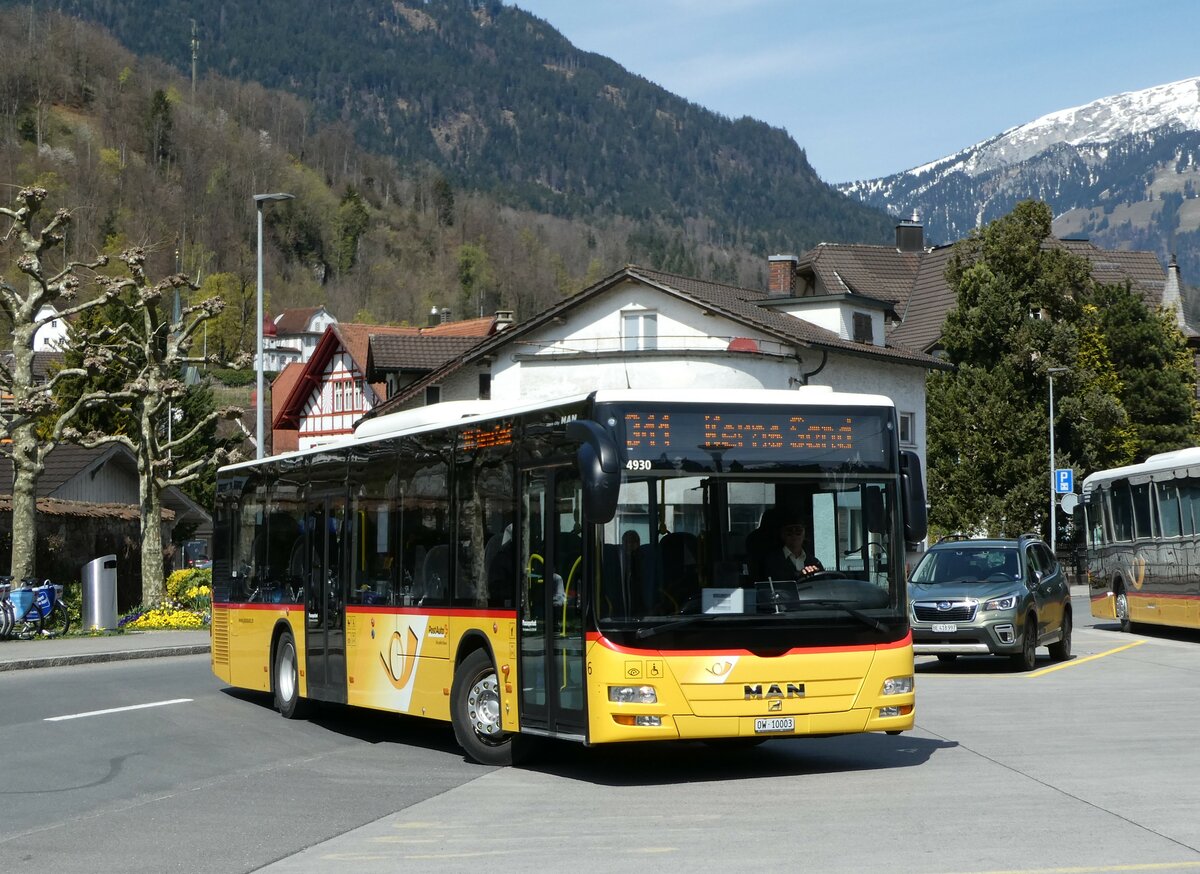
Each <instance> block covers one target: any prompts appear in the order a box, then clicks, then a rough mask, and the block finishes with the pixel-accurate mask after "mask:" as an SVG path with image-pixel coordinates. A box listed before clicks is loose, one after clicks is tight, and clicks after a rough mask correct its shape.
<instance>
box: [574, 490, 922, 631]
mask: <svg viewBox="0 0 1200 874" xmlns="http://www.w3.org/2000/svg"><path fill="white" fill-rule="evenodd" d="M895 490H896V484H895V480H894V479H893V478H888V477H884V476H879V475H870V474H824V475H809V476H804V475H791V476H778V477H769V478H768V477H748V476H737V475H732V474H724V475H719V474H709V475H704V476H688V475H662V476H653V475H648V476H638V475H633V474H631V475H629V476H627V478H626V480H625V481H624V482H623V483H622V486H621V490H620V497H619V501H618V505H617V512H616V515H615V517H614V518H613V520H612V521H611V522H609V523H608V524H606V525H605V526H603V528H602V534H601V539H602V545H601V549H600V559H599V564H600V571H599V574H598V575H597V577H596V583H595V585H596V592H595V596H594V598H593V603H594V604H595V612H596V619H597V623H598V625H599V628H600V631H601V632H603V633H607V634H611V633H613V632H619V631H630V632H634V633H636V634H638V635H640V636H642V637H645V636H646V634H647V629H648V628H649V629H655V628H658V627H661V628H663V629H670V628H673V627H679V626H676V625H673V623H672V621H671V620H673V619H676V618H679V617H687V616H697V617H703V618H704V619H705V622H706V624H707V623H710V622H711V623H713V624H718V623H729V624H735V625H736V624H746V623H747V622H752V623H761V622H763V621H771V622H777V623H778V622H779V621H780V619H781V618H783V617H787V618H789V619H795V620H797V621H798V622H800V623H802V624H803V623H805V622H810V623H814V624H823V625H828V624H829V623H830V621H831V619H833V620H836V621H844V622H848V623H850V624H852V625H854V624H858V625H862V624H863V623H862V619H863V616H862V615H860V616H858V617H855V616H854V614H855V613H858V614H866V615H868V616H870V617H873V618H872V619H871V620H870V621H868V622H867V623H866V625H867V626H871V625H878V624H879V623H880V622H881V621H883V622H887V621H899V620H900V619H901V618H902V615H903V599H904V589H903V576H902V573H901V572H900V569H899V562H902V561H903V554H904V544H903V542H902V541H899V540H898V537H897V534H896V530H895V525H894V521H893V520H894V516H895V514H894V512H892V509H891V508H892V507H893V506H894V505H895ZM856 619H857V623H856Z"/></svg>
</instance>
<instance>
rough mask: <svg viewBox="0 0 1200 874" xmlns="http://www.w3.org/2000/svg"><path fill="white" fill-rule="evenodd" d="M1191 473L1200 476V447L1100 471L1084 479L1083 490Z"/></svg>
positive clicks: (1152, 456) (1163, 454) (1178, 450)
mask: <svg viewBox="0 0 1200 874" xmlns="http://www.w3.org/2000/svg"><path fill="white" fill-rule="evenodd" d="M1189 473H1190V474H1192V475H1193V476H1200V446H1192V447H1189V448H1187V449H1176V450H1175V451H1174V452H1160V453H1159V454H1157V455H1151V456H1150V457H1149V458H1147V459H1146V460H1145V461H1143V462H1141V463H1140V464H1127V465H1125V466H1124V467H1114V468H1110V469H1109V470H1098V471H1096V472H1095V473H1093V474H1090V475H1089V476H1088V477H1087V478H1086V479H1084V481H1083V490H1084V492H1089V491H1091V490H1092V489H1094V488H1096V487H1097V486H1098V485H1100V484H1101V483H1106V482H1111V481H1112V480H1116V479H1128V480H1130V481H1132V482H1148V481H1150V480H1167V479H1174V478H1175V477H1176V476H1183V475H1185V474H1189Z"/></svg>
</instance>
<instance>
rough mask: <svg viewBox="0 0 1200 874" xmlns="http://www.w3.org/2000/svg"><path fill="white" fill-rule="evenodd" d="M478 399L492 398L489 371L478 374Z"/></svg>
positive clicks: (486, 399) (487, 399)
mask: <svg viewBox="0 0 1200 874" xmlns="http://www.w3.org/2000/svg"><path fill="white" fill-rule="evenodd" d="M479 399H480V400H481V401H490V400H491V399H492V375H491V374H490V373H481V374H479Z"/></svg>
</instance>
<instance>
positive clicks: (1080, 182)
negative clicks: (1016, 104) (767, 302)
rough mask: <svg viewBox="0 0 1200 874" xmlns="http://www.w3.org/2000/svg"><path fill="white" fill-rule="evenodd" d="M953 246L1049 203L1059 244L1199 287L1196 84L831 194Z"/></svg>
mask: <svg viewBox="0 0 1200 874" xmlns="http://www.w3.org/2000/svg"><path fill="white" fill-rule="evenodd" d="M835 187H837V188H838V190H839V191H841V192H842V193H844V194H847V195H849V196H852V197H857V198H859V199H860V200H862V201H863V202H864V203H868V204H871V205H873V206H876V207H878V208H880V209H884V210H886V211H888V212H890V213H892V214H896V215H912V214H914V213H915V214H916V215H917V216H918V217H919V218H920V220H921V221H922V222H923V223H924V224H925V228H926V236H927V238H928V239H930V240H932V241H934V242H938V243H949V242H953V241H954V240H957V239H961V238H962V237H964V236H966V235H967V234H969V233H970V232H971V230H972V229H974V228H976V227H979V226H980V225H982V224H984V223H986V222H989V221H992V220H994V219H996V218H999V217H1000V216H1001V215H1004V214H1005V213H1007V212H1009V211H1010V210H1011V209H1012V208H1013V206H1015V205H1016V204H1017V203H1018V202H1019V201H1021V200H1025V199H1030V198H1034V199H1039V200H1044V201H1046V202H1047V203H1048V204H1050V207H1051V209H1052V210H1053V211H1054V214H1055V220H1054V229H1055V233H1057V234H1059V235H1060V236H1084V237H1087V238H1088V239H1090V240H1091V241H1092V242H1094V243H1095V244H1096V245H1098V246H1101V247H1103V248H1112V249H1149V250H1151V251H1154V252H1155V253H1156V254H1157V255H1158V256H1159V259H1160V261H1161V262H1162V263H1163V264H1164V265H1165V264H1166V263H1167V261H1168V260H1169V259H1170V258H1171V257H1172V256H1173V255H1177V257H1178V261H1179V265H1180V268H1181V270H1182V271H1183V277H1184V281H1185V282H1186V281H1191V282H1197V281H1200V200H1197V194H1198V193H1200V77H1193V78H1188V79H1181V80H1178V81H1176V82H1169V83H1166V84H1163V85H1156V86H1153V87H1151V88H1145V89H1141V90H1138V91H1126V92H1122V93H1120V94H1116V95H1112V96H1110V97H1104V98H1100V99H1098V100H1094V101H1091V102H1090V103H1086V104H1083V105H1081V106H1075V107H1070V108H1067V109H1062V110H1057V111H1055V112H1051V113H1047V114H1045V115H1043V116H1040V117H1039V118H1036V119H1034V120H1032V121H1030V122H1027V123H1025V124H1021V125H1016V126H1014V127H1011V128H1009V129H1007V130H1005V131H1002V132H1001V133H999V134H996V135H995V136H992V137H988V138H987V139H985V140H982V141H980V142H978V143H976V144H974V145H972V146H968V147H967V148H965V149H960V150H959V151H957V152H954V153H953V154H951V155H947V156H945V157H942V158H938V159H935V160H933V161H929V162H927V163H925V164H921V165H919V166H917V167H913V168H912V169H910V170H905V171H902V172H899V173H894V174H892V175H890V176H883V177H878V178H876V179H869V180H860V181H855V182H848V183H842V184H840V185H837V186H835Z"/></svg>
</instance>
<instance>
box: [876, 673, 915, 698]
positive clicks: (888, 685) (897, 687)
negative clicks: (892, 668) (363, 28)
mask: <svg viewBox="0 0 1200 874" xmlns="http://www.w3.org/2000/svg"><path fill="white" fill-rule="evenodd" d="M912 690H913V678H912V675H911V674H909V675H908V676H907V677H888V678H887V679H886V680H884V681H883V694H884V695H907V694H909V693H910V692H912Z"/></svg>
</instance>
